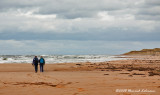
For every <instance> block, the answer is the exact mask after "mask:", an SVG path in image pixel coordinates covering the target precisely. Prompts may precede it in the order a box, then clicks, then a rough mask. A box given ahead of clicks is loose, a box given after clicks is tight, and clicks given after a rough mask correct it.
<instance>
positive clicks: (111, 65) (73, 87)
mask: <svg viewBox="0 0 160 95" xmlns="http://www.w3.org/2000/svg"><path fill="white" fill-rule="evenodd" d="M44 70H45V72H43V73H40V72H38V73H35V72H34V67H33V66H32V65H31V64H13V63H10V64H0V95H160V57H159V56H141V57H140V56H135V59H129V60H118V61H108V62H99V63H90V62H86V63H60V64H46V65H45V67H44Z"/></svg>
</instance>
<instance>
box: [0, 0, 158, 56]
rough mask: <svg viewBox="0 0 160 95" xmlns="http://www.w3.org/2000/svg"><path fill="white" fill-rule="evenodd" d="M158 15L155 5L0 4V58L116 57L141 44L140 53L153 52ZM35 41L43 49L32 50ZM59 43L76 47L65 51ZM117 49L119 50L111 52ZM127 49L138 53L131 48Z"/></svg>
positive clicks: (116, 0) (97, 1)
mask: <svg viewBox="0 0 160 95" xmlns="http://www.w3.org/2000/svg"><path fill="white" fill-rule="evenodd" d="M159 10H160V1H159V0H67V1H66V0H32V1H26V0H1V1H0V21H1V22H0V40H1V43H2V42H4V43H6V44H2V45H1V46H0V50H1V51H0V54H10V53H12V54H24V52H25V53H27V54H30V53H32V54H34V53H35V54H38V53H40V50H43V51H45V52H41V53H44V54H45V53H46V54H48V53H52V54H63V53H64V54H67V53H68V54H101V53H102V54H104V52H105V54H119V53H122V52H119V51H123V52H126V51H128V50H131V48H130V47H128V46H130V44H129V43H135V42H136V43H137V42H139V43H142V44H143V47H141V48H155V47H159V46H158V45H157V43H158V42H160V37H159V35H160V32H159V30H160V27H159V26H160V11H159ZM41 41H42V42H43V44H44V45H45V46H44V47H43V48H42V47H39V45H37V44H34V43H39V42H41ZM65 41H68V42H69V43H71V42H73V43H76V44H74V46H73V47H72V46H68V45H65V43H64V42H65ZM17 42H18V43H17ZM23 42H26V43H24V45H23V44H21V47H16V48H18V49H19V50H15V49H14V48H12V47H11V46H10V45H11V44H14V45H17V46H19V44H20V43H23ZM57 42H58V43H57ZM94 42H95V43H94ZM118 42H121V43H123V45H122V44H118ZM126 42H127V43H126ZM151 42H153V43H154V44H151ZM30 43H32V44H30ZM53 43H56V45H53ZM83 43H88V44H89V45H85V46H84V45H82V44H83ZM98 43H101V44H99V45H100V46H99V47H97V45H96V44H98ZM106 43H107V44H108V45H105V44H106ZM148 43H150V44H151V45H152V46H147V45H146V44H148ZM103 44H104V45H103ZM113 44H114V45H113ZM61 45H62V46H63V47H61ZM81 45H82V46H81ZM90 46H92V47H90ZM101 46H103V48H102V47H101ZM121 46H124V47H125V50H123V49H124V48H117V47H121ZM22 47H23V48H25V47H26V51H25V50H23V49H22ZM35 47H37V48H35ZM55 47H56V49H54V51H52V52H49V51H50V49H51V48H55ZM74 47H77V48H76V49H75V50H74ZM78 47H79V48H78ZM100 47H101V48H100ZM132 47H133V49H134V48H135V49H141V48H140V47H139V45H137V44H134V45H132ZM69 48H70V49H69ZM84 48H85V49H84ZM81 49H82V50H81ZM92 49H93V50H92ZM101 49H104V50H105V51H101ZM13 50H14V51H13ZM65 50H67V52H65ZM88 50H92V51H90V52H87V53H86V51H88ZM111 50H112V52H110V51H111ZM9 51H12V52H9Z"/></svg>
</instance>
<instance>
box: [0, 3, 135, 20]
mask: <svg viewBox="0 0 160 95" xmlns="http://www.w3.org/2000/svg"><path fill="white" fill-rule="evenodd" d="M133 5H134V3H133V1H126V0H98V1H97V0H67V1H66V0H32V1H27V0H26V1H24V0H14V1H11V0H1V1H0V8H1V10H5V11H7V10H17V9H21V10H27V9H28V11H30V9H31V8H38V9H39V11H37V12H35V14H44V15H46V14H57V15H58V16H59V17H63V18H69V19H72V18H73V19H74V18H83V17H93V16H95V15H96V14H97V13H98V12H99V11H113V10H121V9H125V8H128V7H131V6H133Z"/></svg>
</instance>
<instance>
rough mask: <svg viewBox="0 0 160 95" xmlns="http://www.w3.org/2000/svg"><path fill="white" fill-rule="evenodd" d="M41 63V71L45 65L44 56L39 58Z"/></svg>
mask: <svg viewBox="0 0 160 95" xmlns="http://www.w3.org/2000/svg"><path fill="white" fill-rule="evenodd" d="M39 65H40V72H43V66H44V65H45V60H44V58H43V57H42V56H41V58H40V59H39Z"/></svg>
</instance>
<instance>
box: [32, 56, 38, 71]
mask: <svg viewBox="0 0 160 95" xmlns="http://www.w3.org/2000/svg"><path fill="white" fill-rule="evenodd" d="M32 65H34V67H35V73H37V71H38V58H37V56H35V57H34V58H33V63H32Z"/></svg>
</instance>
